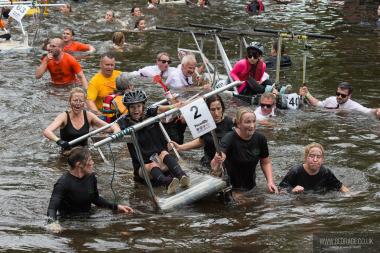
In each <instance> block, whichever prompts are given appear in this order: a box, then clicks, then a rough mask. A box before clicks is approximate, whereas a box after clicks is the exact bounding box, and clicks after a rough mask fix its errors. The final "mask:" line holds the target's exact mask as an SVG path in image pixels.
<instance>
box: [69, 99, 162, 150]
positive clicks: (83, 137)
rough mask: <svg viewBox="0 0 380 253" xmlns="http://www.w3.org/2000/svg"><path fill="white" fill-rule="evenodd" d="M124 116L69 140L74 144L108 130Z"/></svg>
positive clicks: (159, 103) (160, 102) (157, 103)
mask: <svg viewBox="0 0 380 253" xmlns="http://www.w3.org/2000/svg"><path fill="white" fill-rule="evenodd" d="M165 102H167V99H166V98H164V99H162V100H160V101H158V102H156V103H154V104H152V106H158V105H161V104H163V103H165ZM122 117H124V115H122V116H120V117H119V118H117V119H116V120H115V121H114V122H112V123H110V124H107V125H105V126H102V127H101V128H98V129H95V130H94V131H92V132H89V133H88V134H85V135H82V136H80V137H78V138H77V139H75V140H72V141H70V142H69V145H74V144H76V143H78V142H81V141H83V140H84V139H87V138H89V137H91V136H93V135H95V134H97V133H100V132H102V131H103V130H106V129H108V128H110V127H111V126H113V125H114V124H115V123H117V122H118V121H119V120H120V119H121V118H122Z"/></svg>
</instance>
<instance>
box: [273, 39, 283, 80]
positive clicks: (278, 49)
mask: <svg viewBox="0 0 380 253" xmlns="http://www.w3.org/2000/svg"><path fill="white" fill-rule="evenodd" d="M281 44H282V37H281V36H279V37H278V45H277V62H276V80H275V83H276V84H277V85H279V84H280V66H281V46H282V45H281Z"/></svg>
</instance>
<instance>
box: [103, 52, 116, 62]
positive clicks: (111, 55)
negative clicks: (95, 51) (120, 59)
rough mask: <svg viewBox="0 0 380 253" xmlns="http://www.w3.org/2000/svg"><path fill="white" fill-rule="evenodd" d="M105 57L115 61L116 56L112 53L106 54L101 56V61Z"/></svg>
mask: <svg viewBox="0 0 380 253" xmlns="http://www.w3.org/2000/svg"><path fill="white" fill-rule="evenodd" d="M105 57H107V58H110V59H115V55H114V54H113V53H111V52H107V53H104V54H102V55H101V56H100V61H101V60H103V59H104V58H105Z"/></svg>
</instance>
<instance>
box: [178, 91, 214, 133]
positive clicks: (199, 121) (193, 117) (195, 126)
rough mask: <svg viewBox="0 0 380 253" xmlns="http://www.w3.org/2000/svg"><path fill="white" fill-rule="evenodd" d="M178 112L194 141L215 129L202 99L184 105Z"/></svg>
mask: <svg viewBox="0 0 380 253" xmlns="http://www.w3.org/2000/svg"><path fill="white" fill-rule="evenodd" d="M180 110H181V113H182V115H183V116H184V118H185V120H186V123H187V125H188V126H189V129H190V132H191V135H192V136H193V138H194V139H195V138H198V137H199V136H202V135H204V134H205V133H208V132H210V131H211V130H213V129H215V128H216V125H215V121H214V119H213V118H212V115H211V113H210V111H209V109H208V107H207V105H206V103H205V101H204V100H203V99H202V98H200V99H197V100H195V101H193V102H191V103H190V104H188V105H185V106H184V107H182V108H181V109H180Z"/></svg>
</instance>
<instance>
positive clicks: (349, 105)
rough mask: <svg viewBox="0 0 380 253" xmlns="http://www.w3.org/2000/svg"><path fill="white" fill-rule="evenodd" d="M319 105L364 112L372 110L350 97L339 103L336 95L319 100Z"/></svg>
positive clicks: (367, 112) (368, 112)
mask: <svg viewBox="0 0 380 253" xmlns="http://www.w3.org/2000/svg"><path fill="white" fill-rule="evenodd" d="M317 106H318V107H324V108H327V109H343V110H352V111H359V112H362V113H366V114H370V113H371V112H372V109H370V108H367V107H364V106H362V105H361V104H359V103H357V102H355V101H352V100H351V99H348V100H347V101H346V102H345V103H343V104H339V106H338V102H337V100H336V97H335V96H333V97H328V98H326V99H325V100H323V101H319V102H318V104H317Z"/></svg>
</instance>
